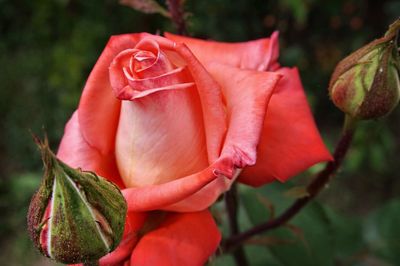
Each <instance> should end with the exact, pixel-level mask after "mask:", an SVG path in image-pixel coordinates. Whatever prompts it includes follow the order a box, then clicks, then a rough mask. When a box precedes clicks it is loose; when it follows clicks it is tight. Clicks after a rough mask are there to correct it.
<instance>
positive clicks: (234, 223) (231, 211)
mask: <svg viewBox="0 0 400 266" xmlns="http://www.w3.org/2000/svg"><path fill="white" fill-rule="evenodd" d="M225 205H226V210H227V212H228V219H229V231H230V234H231V236H234V235H237V234H239V232H240V231H239V224H238V219H237V218H238V217H237V216H238V197H237V188H236V184H235V183H234V184H233V185H232V187H231V189H230V190H229V191H228V192H226V194H225ZM233 257H234V258H235V262H236V265H238V266H247V265H249V264H248V261H247V258H246V253H245V252H244V249H243V247H238V248H237V249H235V250H234V251H233Z"/></svg>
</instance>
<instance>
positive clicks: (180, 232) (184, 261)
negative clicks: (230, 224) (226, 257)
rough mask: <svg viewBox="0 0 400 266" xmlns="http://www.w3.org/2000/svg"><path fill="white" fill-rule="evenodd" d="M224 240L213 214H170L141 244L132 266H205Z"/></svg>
mask: <svg viewBox="0 0 400 266" xmlns="http://www.w3.org/2000/svg"><path fill="white" fill-rule="evenodd" d="M220 240H221V234H220V232H219V231H218V228H217V226H216V224H215V222H214V220H213V218H212V216H211V214H210V212H209V211H203V212H195V213H185V214H177V213H169V214H168V215H167V217H166V219H165V221H164V222H163V223H162V224H161V225H160V226H159V228H158V229H156V230H154V231H151V232H149V233H147V234H146V235H145V236H143V238H142V239H141V240H140V241H139V243H138V245H137V246H136V248H135V250H134V251H133V253H132V258H131V265H135V266H148V265H163V266H178V265H179V266H180V265H191V266H200V265H204V264H205V263H206V262H207V260H208V258H209V257H210V256H211V255H212V254H213V253H214V252H215V250H216V249H217V247H218V244H219V242H220Z"/></svg>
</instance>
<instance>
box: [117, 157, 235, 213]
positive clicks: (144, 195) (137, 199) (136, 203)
mask: <svg viewBox="0 0 400 266" xmlns="http://www.w3.org/2000/svg"><path fill="white" fill-rule="evenodd" d="M233 174H234V173H233V164H232V162H231V160H230V158H222V159H219V160H217V161H216V162H215V163H214V164H212V165H211V166H209V167H207V168H206V169H204V170H203V171H201V172H199V173H196V174H192V175H189V176H185V177H182V178H180V179H176V180H174V181H170V182H167V183H164V184H159V185H152V186H145V187H141V188H127V189H124V190H123V191H122V193H123V195H124V197H125V199H126V202H127V204H128V212H130V211H136V212H137V211H150V210H157V209H164V207H168V206H169V205H172V204H174V203H177V202H179V201H182V200H184V199H185V198H187V197H189V196H190V195H192V194H194V193H196V192H197V191H199V190H200V189H202V188H203V187H205V186H206V185H207V184H209V183H210V182H212V181H213V180H215V179H216V178H217V177H219V176H225V177H228V178H232V177H233ZM210 204H212V202H209V203H208V205H207V206H209V205H210ZM192 207H193V208H195V207H196V206H192Z"/></svg>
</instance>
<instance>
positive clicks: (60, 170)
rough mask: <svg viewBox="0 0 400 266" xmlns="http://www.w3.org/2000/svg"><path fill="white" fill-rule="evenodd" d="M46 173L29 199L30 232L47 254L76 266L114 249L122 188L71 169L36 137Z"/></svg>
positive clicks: (120, 218)
mask: <svg viewBox="0 0 400 266" xmlns="http://www.w3.org/2000/svg"><path fill="white" fill-rule="evenodd" d="M36 141H37V143H38V146H39V148H40V150H41V152H42V159H43V163H44V167H45V173H44V177H43V180H42V183H41V185H40V187H39V189H38V191H37V192H36V193H35V195H34V196H33V197H32V200H31V204H30V206H29V211H28V231H29V233H30V236H31V238H32V240H33V242H34V243H35V246H36V247H37V248H38V249H39V250H40V251H41V252H42V253H43V254H44V255H45V256H47V257H49V258H52V259H54V260H56V261H59V262H62V263H67V264H74V263H87V262H92V261H96V260H98V259H99V258H101V257H102V256H104V255H106V254H107V253H109V252H111V251H112V250H114V249H115V248H116V247H117V246H118V244H119V242H120V240H121V238H122V233H123V230H124V223H125V217H126V210H127V206H126V202H125V199H124V197H123V196H122V194H121V192H120V190H119V189H118V187H117V186H116V185H114V184H113V183H111V182H110V181H108V180H106V179H104V178H103V177H100V176H98V175H96V174H95V173H93V172H86V171H81V170H80V169H73V168H71V167H69V166H68V165H67V164H65V163H63V162H62V161H60V160H59V159H57V158H56V156H55V155H54V154H53V152H52V151H51V150H50V149H49V146H48V143H47V141H45V142H41V141H40V140H38V139H36Z"/></svg>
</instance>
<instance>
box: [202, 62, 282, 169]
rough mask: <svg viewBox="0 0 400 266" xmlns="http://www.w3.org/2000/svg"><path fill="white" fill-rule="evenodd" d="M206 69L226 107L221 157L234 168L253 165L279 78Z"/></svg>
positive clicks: (226, 68) (222, 67)
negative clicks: (226, 116) (215, 83)
mask: <svg viewBox="0 0 400 266" xmlns="http://www.w3.org/2000/svg"><path fill="white" fill-rule="evenodd" d="M207 67H208V69H209V71H210V73H211V74H212V76H213V77H214V78H215V80H216V81H217V82H218V83H219V84H220V85H221V88H222V90H223V94H224V96H225V100H226V105H227V113H228V117H229V122H228V125H229V128H228V132H227V135H226V139H225V142H224V146H223V149H222V156H226V157H230V158H232V159H233V161H234V165H235V166H236V167H237V168H244V167H246V166H248V165H253V164H255V162H256V159H257V154H256V149H257V145H258V142H259V139H260V135H261V130H262V127H263V122H264V118H265V114H266V111H267V106H268V102H269V100H270V97H271V95H272V92H273V90H274V88H275V86H276V84H277V82H278V81H279V79H280V75H279V74H276V73H274V72H265V71H254V70H243V69H238V68H234V67H229V66H225V65H221V64H211V65H208V66H207Z"/></svg>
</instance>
